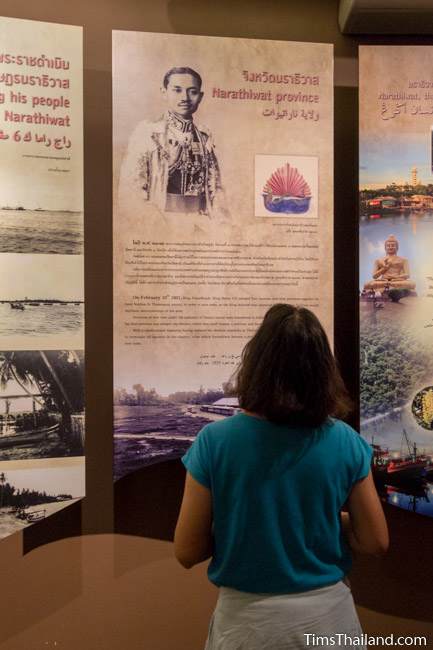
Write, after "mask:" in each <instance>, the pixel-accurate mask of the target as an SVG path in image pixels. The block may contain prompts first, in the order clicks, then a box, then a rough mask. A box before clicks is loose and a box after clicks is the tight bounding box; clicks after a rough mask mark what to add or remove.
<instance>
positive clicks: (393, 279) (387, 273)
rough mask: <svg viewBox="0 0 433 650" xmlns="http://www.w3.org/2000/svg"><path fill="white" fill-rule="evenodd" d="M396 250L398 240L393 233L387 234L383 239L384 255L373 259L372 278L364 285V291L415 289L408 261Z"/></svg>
mask: <svg viewBox="0 0 433 650" xmlns="http://www.w3.org/2000/svg"><path fill="white" fill-rule="evenodd" d="M397 252H398V240H397V238H396V237H394V235H389V237H388V238H387V239H386V241H385V253H386V255H385V256H384V257H380V258H379V259H377V260H375V262H374V268H373V274H372V280H370V281H369V282H366V284H365V285H364V290H365V291H369V290H373V291H383V290H387V291H389V290H391V289H403V290H406V291H413V290H414V289H415V282H413V281H412V280H411V279H410V271H409V262H408V260H407V258H406V257H401V256H400V255H397Z"/></svg>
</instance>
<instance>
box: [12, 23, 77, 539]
mask: <svg viewBox="0 0 433 650" xmlns="http://www.w3.org/2000/svg"><path fill="white" fill-rule="evenodd" d="M0 41H1V54H0V103H1V113H0V147H1V156H2V165H1V169H0V231H1V238H0V239H1V244H0V268H1V273H0V277H1V280H0V284H1V298H0V310H1V317H0V322H1V326H0V330H1V331H0V337H1V350H0V486H1V487H0V490H1V492H0V537H5V536H7V535H9V534H11V533H13V532H15V531H18V530H20V529H22V528H23V527H25V526H27V525H28V524H32V523H34V522H36V521H40V520H42V519H44V518H45V517H47V516H48V515H50V514H52V513H54V512H56V511H58V510H59V509H60V508H64V507H65V506H66V505H70V504H71V502H73V501H74V499H78V498H81V497H83V496H84V268H83V267H84V265H83V253H84V226H83V200H84V196H83V106H82V104H83V90H82V77H83V73H82V67H83V64H82V29H81V28H80V27H74V26H68V25H54V24H48V23H43V22H35V21H29V20H18V19H13V18H1V19H0Z"/></svg>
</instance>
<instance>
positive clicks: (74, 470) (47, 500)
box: [0, 461, 84, 539]
mask: <svg viewBox="0 0 433 650" xmlns="http://www.w3.org/2000/svg"><path fill="white" fill-rule="evenodd" d="M36 462H37V461H36ZM41 463H42V464H41ZM83 496H84V462H72V463H69V464H67V465H65V464H59V466H57V467H56V466H51V465H48V466H47V465H46V464H45V463H43V461H39V463H38V464H34V463H33V464H31V465H27V466H26V467H23V468H19V469H18V468H17V469H12V468H11V469H9V468H4V467H3V466H1V465H0V539H2V538H3V537H7V536H8V535H12V534H13V533H16V532H18V531H20V530H22V529H23V528H26V527H27V526H29V525H30V524H34V523H37V522H38V521H42V520H43V519H45V518H46V517H49V516H50V515H52V514H54V513H55V512H57V511H58V510H61V509H62V508H65V507H67V506H69V505H71V504H72V503H74V502H75V501H77V499H80V498H82V497H83Z"/></svg>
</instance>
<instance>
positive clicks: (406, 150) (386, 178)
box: [359, 131, 433, 187]
mask: <svg viewBox="0 0 433 650" xmlns="http://www.w3.org/2000/svg"><path fill="white" fill-rule="evenodd" d="M430 138H431V136H430V131H428V132H427V133H412V134H405V135H404V136H402V137H400V138H394V139H392V140H391V139H387V140H381V139H375V140H373V139H370V138H365V137H361V141H360V144H359V162H360V169H359V183H360V185H361V187H362V186H364V185H368V184H369V183H372V184H373V185H374V186H377V184H378V183H383V185H387V184H389V183H392V181H396V182H398V181H401V180H403V181H408V182H409V180H410V174H411V169H412V167H414V166H415V167H416V168H417V169H418V178H419V179H420V181H421V182H422V183H425V184H427V183H433V175H432V171H431V144H430Z"/></svg>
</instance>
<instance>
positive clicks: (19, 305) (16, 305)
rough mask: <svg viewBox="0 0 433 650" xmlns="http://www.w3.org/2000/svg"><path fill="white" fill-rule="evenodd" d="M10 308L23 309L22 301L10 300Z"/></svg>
mask: <svg viewBox="0 0 433 650" xmlns="http://www.w3.org/2000/svg"><path fill="white" fill-rule="evenodd" d="M10 305H11V309H21V311H24V305H23V303H22V302H11V303H10Z"/></svg>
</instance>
